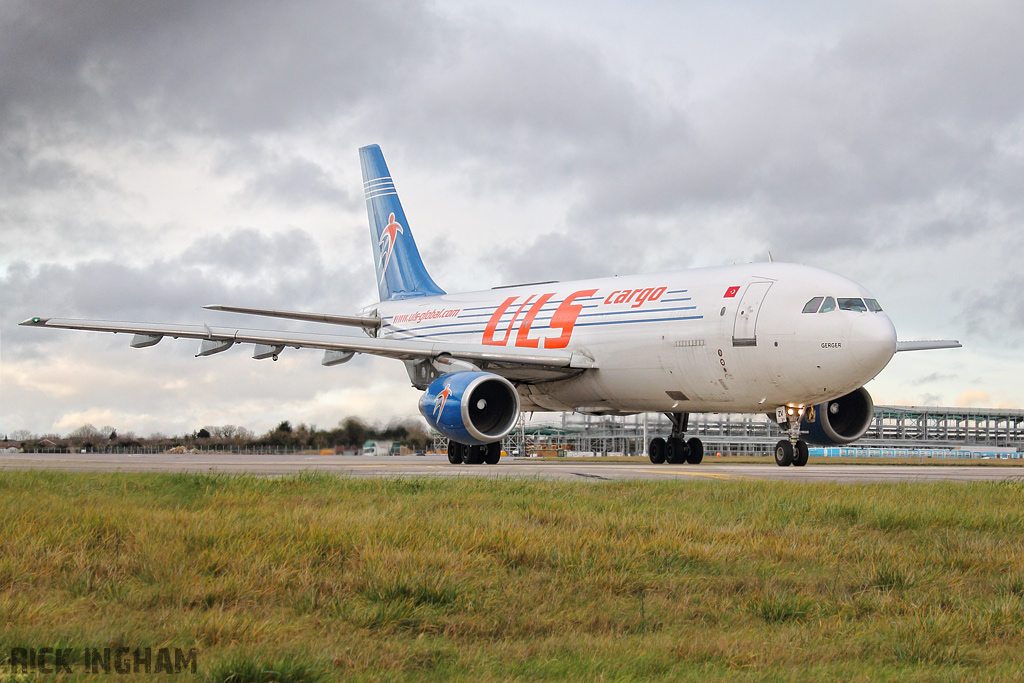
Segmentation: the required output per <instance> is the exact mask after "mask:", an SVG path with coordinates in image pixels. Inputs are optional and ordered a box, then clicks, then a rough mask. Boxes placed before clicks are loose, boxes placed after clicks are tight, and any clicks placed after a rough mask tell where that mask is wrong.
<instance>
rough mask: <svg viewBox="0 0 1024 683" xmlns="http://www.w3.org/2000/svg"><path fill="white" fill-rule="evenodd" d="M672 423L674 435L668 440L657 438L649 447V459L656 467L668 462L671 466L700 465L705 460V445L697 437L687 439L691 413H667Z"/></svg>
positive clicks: (652, 440)
mask: <svg viewBox="0 0 1024 683" xmlns="http://www.w3.org/2000/svg"><path fill="white" fill-rule="evenodd" d="M665 415H666V416H667V417H668V419H669V420H671V421H672V433H671V434H670V435H669V437H668V439H663V438H662V437H660V436H659V437H655V438H653V439H651V443H650V445H648V447H647V457H649V458H650V459H651V462H652V463H654V464H655V465H660V464H661V463H663V462H668V463H669V464H671V465H681V464H683V463H687V464H689V465H698V464H700V461H701V460H703V459H704V443H703V442H702V441H701V440H700V439H698V438H697V437H692V438H690V439H687V438H686V437H685V434H686V427H687V425H688V424H689V422H690V414H689V413H665Z"/></svg>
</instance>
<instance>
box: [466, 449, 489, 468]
mask: <svg viewBox="0 0 1024 683" xmlns="http://www.w3.org/2000/svg"><path fill="white" fill-rule="evenodd" d="M486 454H487V446H466V454H465V455H464V456H462V462H464V463H466V464H467V465H479V464H481V463H482V462H483V461H484V456H485V455H486Z"/></svg>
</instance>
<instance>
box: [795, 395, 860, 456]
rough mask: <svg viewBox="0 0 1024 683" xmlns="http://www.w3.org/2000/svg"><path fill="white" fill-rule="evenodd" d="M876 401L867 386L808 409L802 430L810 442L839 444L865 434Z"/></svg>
mask: <svg viewBox="0 0 1024 683" xmlns="http://www.w3.org/2000/svg"><path fill="white" fill-rule="evenodd" d="M874 412H875V404H874V402H873V401H872V400H871V394H869V393H868V392H867V390H866V389H865V388H864V387H861V388H860V389H856V390H854V391H851V392H850V393H848V394H846V395H845V396H841V397H839V398H837V399H833V400H831V401H828V402H827V403H822V404H821V405H816V406H814V407H813V408H812V409H810V410H808V411H807V412H806V413H805V414H804V417H803V420H802V421H801V423H800V431H801V432H804V439H805V440H806V441H807V442H808V443H814V444H818V445H821V446H836V445H839V444H844V443H850V442H851V441H856V440H857V439H859V438H860V437H862V436H864V433H865V432H867V431H868V427H870V426H871V417H872V415H873V414H874Z"/></svg>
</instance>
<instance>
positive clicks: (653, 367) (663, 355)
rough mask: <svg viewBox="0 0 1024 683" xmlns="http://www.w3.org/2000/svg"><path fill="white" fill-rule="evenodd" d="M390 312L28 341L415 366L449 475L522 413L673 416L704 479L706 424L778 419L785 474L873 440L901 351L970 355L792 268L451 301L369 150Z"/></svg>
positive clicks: (751, 267) (675, 275)
mask: <svg viewBox="0 0 1024 683" xmlns="http://www.w3.org/2000/svg"><path fill="white" fill-rule="evenodd" d="M359 157H360V164H361V167H362V175H363V190H364V192H365V195H366V207H367V213H368V216H369V222H370V237H371V240H370V241H371V245H372V249H373V256H374V261H375V265H376V277H377V288H378V292H379V295H380V301H378V302H377V303H375V304H373V305H371V306H368V307H366V308H364V309H362V310H361V311H359V312H358V313H357V314H355V315H335V314H327V313H309V312H301V311H282V310H268V309H261V308H246V307H241V306H226V305H211V306H206V307H205V308H207V309H211V310H216V311H227V312H231V313H236V314H243V315H250V316H263V317H269V318H278V319H289V320H300V321H307V322H316V323H323V324H325V325H341V326H348V327H355V328H360V329H361V330H362V331H363V333H364V334H363V335H359V334H356V335H340V334H327V333H325V334H313V333H296V332H284V331H273V330H262V329H244V328H241V327H211V326H209V325H205V324H200V325H182V324H159V323H133V322H110V321H101V320H76V319H65V318H45V317H34V318H31V319H29V320H26V321H25V322H23V323H21V324H22V325H28V326H31V327H45V328H61V329H72V330H92V331H99V332H113V333H127V334H131V335H133V336H132V339H131V346H132V347H134V348H146V347H150V346H153V345H155V344H157V343H158V342H160V341H161V340H162V339H163V338H164V337H170V338H173V339H177V338H187V339H197V340H199V341H200V345H199V350H198V353H197V354H196V356H197V357H200V356H212V355H214V354H217V353H221V352H224V351H227V350H228V349H230V348H231V347H232V346H235V345H237V344H252V345H253V349H254V350H253V355H252V357H253V358H255V359H267V358H272V359H274V360H277V358H278V356H279V355H280V354H281V353H283V352H284V351H285V349H290V348H295V349H300V348H311V349H319V350H322V351H323V352H324V356H323V360H322V364H323V365H325V366H334V365H339V364H341V363H345V362H347V361H349V360H350V359H351V358H352V357H353V356H354V355H355V354H360V353H365V354H373V355H377V356H384V357H387V358H394V359H398V360H400V361H402V362H403V363H404V364H405V367H406V370H407V372H408V374H409V379H410V381H411V382H412V385H413V386H414V387H416V388H417V389H420V390H422V391H423V392H424V393H423V395H422V397H421V398H420V400H419V410H420V412H421V413H422V415H423V417H424V418H425V419H426V421H427V423H428V424H430V426H431V427H433V428H434V429H436V430H437V431H438V432H440V433H441V434H443V435H444V436H445V437H447V438H448V460H449V461H450V462H451V463H452V464H470V465H478V464H481V463H487V464H492V465H493V464H496V463H498V462H499V458H500V455H501V440H502V438H503V437H505V436H506V435H507V434H509V432H511V431H512V429H513V428H514V426H515V425H516V423H517V421H518V420H519V416H520V413H522V412H523V411H526V412H536V411H573V412H578V413H585V414H590V415H627V414H635V413H646V412H659V413H664V414H666V415H667V416H668V417H669V419H670V422H671V432H670V433H669V434H666V435H664V436H659V437H656V438H654V439H652V440H651V441H650V443H649V444H648V446H647V455H648V457H649V458H650V460H651V462H653V463H655V464H661V463H666V462H667V463H670V464H681V463H689V464H697V463H700V462H701V460H702V459H703V456H704V445H703V443H702V442H701V440H700V439H699V438H696V437H691V438H687V437H686V432H687V427H688V422H689V416H690V414H691V413H706V412H729V413H756V412H761V413H766V414H768V415H769V416H771V418H772V419H774V420H776V421H777V422H778V424H779V426H780V428H781V430H782V433H783V434H784V435H785V438H783V439H781V440H780V441H779V442H778V444H777V445H776V447H775V462H776V463H777V464H778V465H780V466H788V465H796V466H803V465H805V464H806V463H807V455H808V443H814V444H844V443H850V442H852V441H855V440H856V439H858V438H860V437H861V436H863V435H864V433H865V432H866V431H867V429H868V427H869V426H870V424H871V418H872V413H873V410H874V406H873V403H872V400H871V396H870V395H869V394H868V392H867V391H866V390H865V389H864V384H865V383H867V382H868V381H869V380H870V379H872V378H873V377H875V376H876V375H877V374H878V373H879V372H881V371H882V369H883V368H884V367H885V366H886V364H888V362H889V361H890V359H892V357H893V355H894V354H895V353H897V352H900V351H912V350H924V349H940V348H956V347H959V346H960V343H959V342H957V341H946V340H939V341H897V338H896V331H895V328H894V327H893V323H892V321H891V320H890V319H889V317H888V316H887V315H886V314H885V312H884V311H883V310H882V307H881V305H880V304H879V303H878V300H877V299H876V298H875V297H874V296H873V295H872V294H871V293H870V292H869V291H868V290H867V289H865V288H864V287H862V286H861V285H859V284H857V283H856V282H853V281H852V280H849V279H847V278H845V277H842V276H840V275H836V274H834V273H831V272H828V271H825V270H820V269H818V268H812V267H809V266H804V265H796V264H790V263H777V262H773V261H769V262H767V263H753V264H746V265H732V266H723V267H713V268H699V269H688V270H678V271H668V272H660V273H647V274H642V275H631V276H627V277H613V278H599V279H592V280H579V281H574V282H556V281H552V282H538V283H531V284H524V285H517V286H503V287H495V288H493V289H489V290H486V291H478V292H468V293H461V294H448V293H446V292H445V291H444V290H443V289H441V288H440V287H439V286H438V285H437V284H436V283H435V282H434V280H433V278H431V276H430V274H429V273H428V272H427V269H426V267H425V266H424V264H423V260H422V259H421V257H420V253H419V250H418V249H417V247H416V242H415V241H414V240H413V235H412V230H411V228H410V226H409V222H408V220H407V219H406V216H405V211H404V210H403V209H402V204H401V202H400V201H399V198H398V193H397V191H396V189H395V184H394V181H393V180H392V178H391V174H390V172H389V171H388V167H387V165H386V163H385V161H384V156H383V154H382V153H381V150H380V147H379V146H377V145H370V146H367V147H363V148H361V149H360V150H359Z"/></svg>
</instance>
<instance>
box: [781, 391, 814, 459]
mask: <svg viewBox="0 0 1024 683" xmlns="http://www.w3.org/2000/svg"><path fill="white" fill-rule="evenodd" d="M806 410H807V409H806V408H805V407H804V406H799V407H792V406H791V407H787V408H779V415H780V416H781V415H784V418H783V419H780V420H779V423H780V425H781V424H782V423H783V421H785V423H786V424H787V425H788V426H787V427H786V431H787V432H788V438H786V439H783V440H782V441H779V442H778V443H777V444H775V464H776V465H778V466H779V467H788V466H790V465H794V466H796V467H803V466H804V465H806V464H807V457H808V452H807V442H806V441H804V440H803V439H801V438H800V421H801V420H802V419H803V416H804V411H806Z"/></svg>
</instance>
